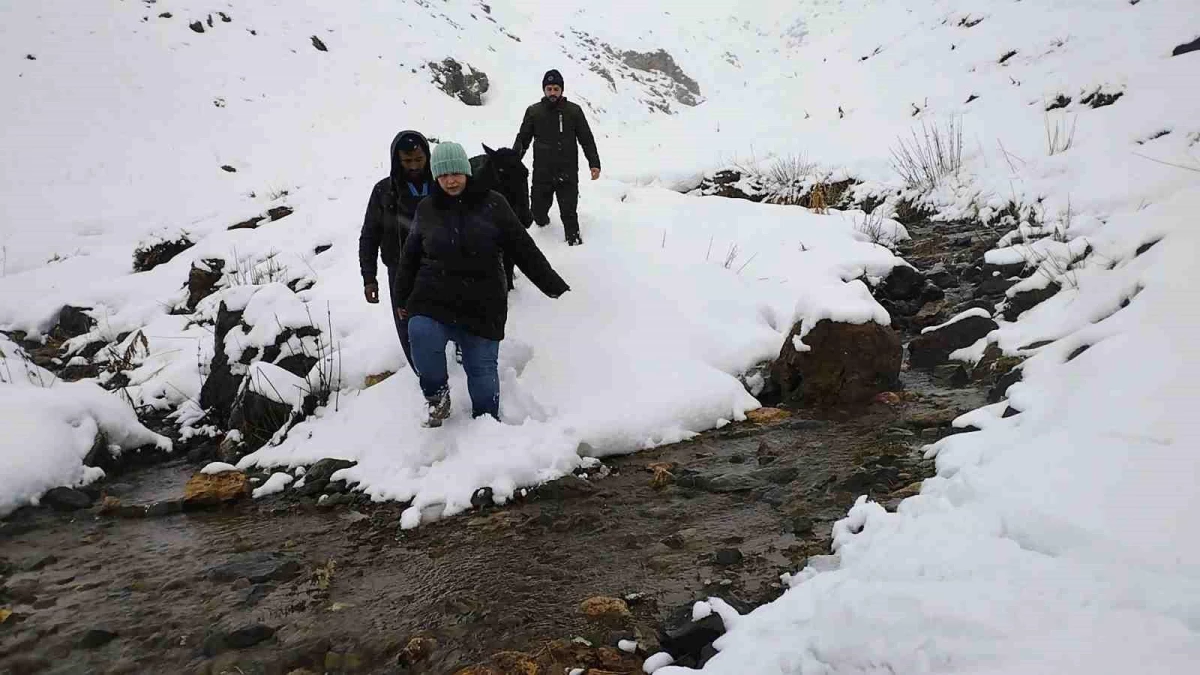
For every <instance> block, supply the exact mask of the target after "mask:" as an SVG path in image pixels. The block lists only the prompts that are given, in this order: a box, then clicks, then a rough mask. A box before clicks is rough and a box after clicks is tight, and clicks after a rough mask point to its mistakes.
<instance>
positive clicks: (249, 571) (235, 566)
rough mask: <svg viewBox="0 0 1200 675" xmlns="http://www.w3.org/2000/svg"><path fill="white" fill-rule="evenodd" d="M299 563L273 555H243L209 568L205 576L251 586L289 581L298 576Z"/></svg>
mask: <svg viewBox="0 0 1200 675" xmlns="http://www.w3.org/2000/svg"><path fill="white" fill-rule="evenodd" d="M300 571H301V567H300V563H299V562H298V561H296V560H294V559H292V558H288V557H286V556H282V555H278V554H275V553H263V552H256V553H245V554H242V555H239V556H236V557H234V558H231V559H229V560H227V561H226V562H224V563H221V564H220V565H215V566H213V567H210V568H209V569H208V571H207V572H206V574H205V578H207V579H208V580H209V581H213V582H218V583H228V582H233V581H237V580H238V579H246V580H248V581H249V582H250V583H252V584H261V583H265V582H268V581H290V580H291V579H293V578H295V577H296V575H298V574H300Z"/></svg>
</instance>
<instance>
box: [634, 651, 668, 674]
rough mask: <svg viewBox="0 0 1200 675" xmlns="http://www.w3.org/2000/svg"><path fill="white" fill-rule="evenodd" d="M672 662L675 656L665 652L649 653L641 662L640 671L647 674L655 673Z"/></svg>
mask: <svg viewBox="0 0 1200 675" xmlns="http://www.w3.org/2000/svg"><path fill="white" fill-rule="evenodd" d="M672 663H675V658H674V657H673V656H671V655H670V654H668V653H667V652H658V653H657V654H651V655H650V656H649V657H647V658H646V660H645V661H643V662H642V672H644V673H647V674H651V673H657V672H659V671H660V670H661V669H663V668H666V667H667V666H669V665H671V664H672Z"/></svg>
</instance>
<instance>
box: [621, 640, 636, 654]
mask: <svg viewBox="0 0 1200 675" xmlns="http://www.w3.org/2000/svg"><path fill="white" fill-rule="evenodd" d="M617 649H620V650H621V651H623V652H626V653H628V654H632V653H634V652H636V651H637V649H638V643H636V642H634V641H633V640H618V641H617Z"/></svg>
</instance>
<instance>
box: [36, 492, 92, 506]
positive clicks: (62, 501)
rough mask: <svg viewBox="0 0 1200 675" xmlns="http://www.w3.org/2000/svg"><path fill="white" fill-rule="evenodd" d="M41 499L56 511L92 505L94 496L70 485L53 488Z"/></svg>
mask: <svg viewBox="0 0 1200 675" xmlns="http://www.w3.org/2000/svg"><path fill="white" fill-rule="evenodd" d="M41 501H42V503H43V504H46V505H47V506H49V507H51V508H53V509H54V510H55V511H78V510H79V509H86V508H88V507H89V506H91V505H92V498H91V497H89V496H87V494H86V493H84V492H82V491H80V490H75V489H72V488H69V487H56V488H52V489H51V490H50V491H49V492H47V493H46V494H44V495H42V499H41Z"/></svg>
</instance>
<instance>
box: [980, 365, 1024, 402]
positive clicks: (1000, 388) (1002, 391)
mask: <svg viewBox="0 0 1200 675" xmlns="http://www.w3.org/2000/svg"><path fill="white" fill-rule="evenodd" d="M1023 375H1024V373H1022V372H1021V369H1020V368H1013V369H1012V370H1010V371H1008V372H1007V373H1005V374H1004V375H1002V376H1000V379H999V380H997V381H996V386H994V387H992V388H991V389H989V390H988V395H987V401H988V403H999V402H1000V401H1001V400H1003V399H1004V397H1005V396H1006V395H1007V394H1008V388H1009V387H1011V386H1013V385H1014V384H1016V383H1018V382H1020V381H1021V378H1022V377H1023Z"/></svg>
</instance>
